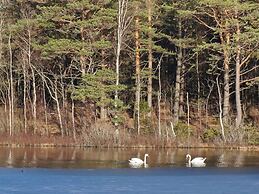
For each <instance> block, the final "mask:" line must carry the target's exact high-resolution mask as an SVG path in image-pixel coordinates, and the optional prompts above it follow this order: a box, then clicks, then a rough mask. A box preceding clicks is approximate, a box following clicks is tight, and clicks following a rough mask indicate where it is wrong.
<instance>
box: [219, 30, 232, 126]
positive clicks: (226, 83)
mask: <svg viewBox="0 0 259 194" xmlns="http://www.w3.org/2000/svg"><path fill="white" fill-rule="evenodd" d="M225 39H226V40H225V41H224V38H223V35H222V34H221V42H222V43H223V44H225V45H223V47H224V48H223V52H224V100H223V115H222V117H223V122H224V124H228V123H229V111H230V100H229V97H230V94H229V93H230V92H229V88H230V87H229V61H230V57H229V49H228V47H229V44H230V34H229V32H228V30H227V32H226V34H225Z"/></svg>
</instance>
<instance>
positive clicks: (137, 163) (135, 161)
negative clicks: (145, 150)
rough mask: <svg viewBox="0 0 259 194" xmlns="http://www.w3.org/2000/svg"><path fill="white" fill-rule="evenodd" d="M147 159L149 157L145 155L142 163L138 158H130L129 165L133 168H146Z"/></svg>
mask: <svg viewBox="0 0 259 194" xmlns="http://www.w3.org/2000/svg"><path fill="white" fill-rule="evenodd" d="M147 157H149V156H148V154H145V156H144V161H143V160H141V159H139V158H131V159H130V160H129V164H130V165H131V166H133V167H135V166H137V167H140V166H142V165H143V164H144V166H145V167H146V166H147Z"/></svg>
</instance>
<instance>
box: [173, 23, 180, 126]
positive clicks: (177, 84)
mask: <svg viewBox="0 0 259 194" xmlns="http://www.w3.org/2000/svg"><path fill="white" fill-rule="evenodd" d="M178 28H179V29H178V36H179V37H178V38H181V37H182V21H181V19H179V21H178ZM181 72H182V47H181V44H180V45H179V46H178V53H177V69H176V79H175V95H174V115H173V121H174V125H175V124H177V123H178V121H179V109H180V89H181V88H180V84H181Z"/></svg>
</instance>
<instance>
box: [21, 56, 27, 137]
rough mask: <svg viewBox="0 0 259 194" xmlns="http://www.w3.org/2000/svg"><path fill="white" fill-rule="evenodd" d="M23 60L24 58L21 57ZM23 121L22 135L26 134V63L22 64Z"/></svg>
mask: <svg viewBox="0 0 259 194" xmlns="http://www.w3.org/2000/svg"><path fill="white" fill-rule="evenodd" d="M23 58H24V57H23ZM22 68H23V119H24V133H25V134H26V133H27V100H26V96H27V71H26V62H25V60H24V62H23V66H22Z"/></svg>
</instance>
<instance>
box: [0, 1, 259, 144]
mask: <svg viewBox="0 0 259 194" xmlns="http://www.w3.org/2000/svg"><path fill="white" fill-rule="evenodd" d="M258 49H259V3H258V1H257V0H1V4H0V79H1V81H0V109H1V111H0V134H1V137H0V143H1V144H6V143H17V144H38V143H39V144H43V143H50V144H51V143H53V144H56V143H60V144H73V145H86V146H160V147H166V146H192V145H196V146H209V145H216V146H222V145H258V144H259V71H258V66H259V63H258V58H259V50H258Z"/></svg>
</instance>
